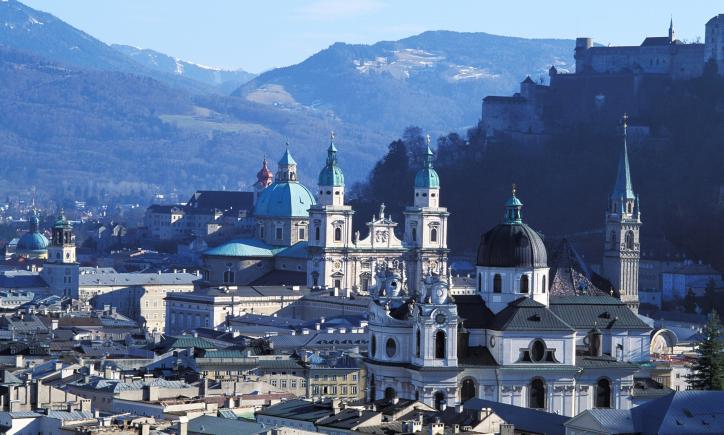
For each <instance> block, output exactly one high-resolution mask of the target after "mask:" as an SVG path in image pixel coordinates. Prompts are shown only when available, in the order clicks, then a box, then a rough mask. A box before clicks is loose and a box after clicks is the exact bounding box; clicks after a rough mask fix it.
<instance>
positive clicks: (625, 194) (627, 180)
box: [611, 113, 635, 199]
mask: <svg viewBox="0 0 724 435" xmlns="http://www.w3.org/2000/svg"><path fill="white" fill-rule="evenodd" d="M627 129H628V116H627V115H626V114H625V113H624V115H623V151H622V152H621V158H620V159H619V162H618V173H617V174H616V184H615V185H614V187H613V192H611V198H612V199H621V198H625V199H635V196H634V193H633V187H632V186H631V171H630V169H629V164H628V145H627V143H626V141H627Z"/></svg>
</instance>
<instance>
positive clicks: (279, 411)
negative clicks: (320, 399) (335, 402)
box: [257, 400, 333, 422]
mask: <svg viewBox="0 0 724 435" xmlns="http://www.w3.org/2000/svg"><path fill="white" fill-rule="evenodd" d="M332 414H333V411H332V408H331V407H330V406H328V405H327V406H325V405H323V404H315V403H312V402H308V401H306V400H288V401H286V402H281V403H277V404H276V405H271V406H268V407H266V408H264V409H262V410H261V411H257V415H269V416H273V417H279V418H290V419H294V420H301V421H308V422H316V421H317V420H319V419H321V418H326V417H329V416H330V415H332Z"/></svg>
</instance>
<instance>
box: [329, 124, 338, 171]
mask: <svg viewBox="0 0 724 435" xmlns="http://www.w3.org/2000/svg"><path fill="white" fill-rule="evenodd" d="M336 164H337V146H336V145H335V144H334V132H331V133H330V135H329V148H327V165H329V166H334V165H336Z"/></svg>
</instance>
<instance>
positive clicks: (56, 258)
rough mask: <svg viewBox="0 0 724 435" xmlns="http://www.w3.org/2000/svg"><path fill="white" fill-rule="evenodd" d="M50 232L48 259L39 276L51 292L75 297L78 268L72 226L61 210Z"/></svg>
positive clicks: (76, 295) (76, 293)
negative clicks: (51, 233)
mask: <svg viewBox="0 0 724 435" xmlns="http://www.w3.org/2000/svg"><path fill="white" fill-rule="evenodd" d="M52 232H53V235H52V238H51V241H50V246H49V247H48V260H47V261H46V262H45V264H44V265H43V270H42V272H41V276H42V277H43V279H44V280H45V282H46V283H47V284H48V286H49V287H50V291H51V292H52V293H53V294H55V295H58V296H67V297H71V298H74V299H77V298H78V296H79V295H78V277H79V275H80V273H79V271H80V269H79V265H78V262H77V261H76V257H75V238H74V237H73V226H72V225H71V224H70V222H68V219H66V217H65V214H64V213H63V210H61V211H60V214H59V215H58V218H57V219H56V221H55V223H54V224H53V231H52Z"/></svg>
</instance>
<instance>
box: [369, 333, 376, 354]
mask: <svg viewBox="0 0 724 435" xmlns="http://www.w3.org/2000/svg"><path fill="white" fill-rule="evenodd" d="M375 353H377V337H376V336H374V335H373V336H372V338H370V355H372V356H375Z"/></svg>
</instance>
